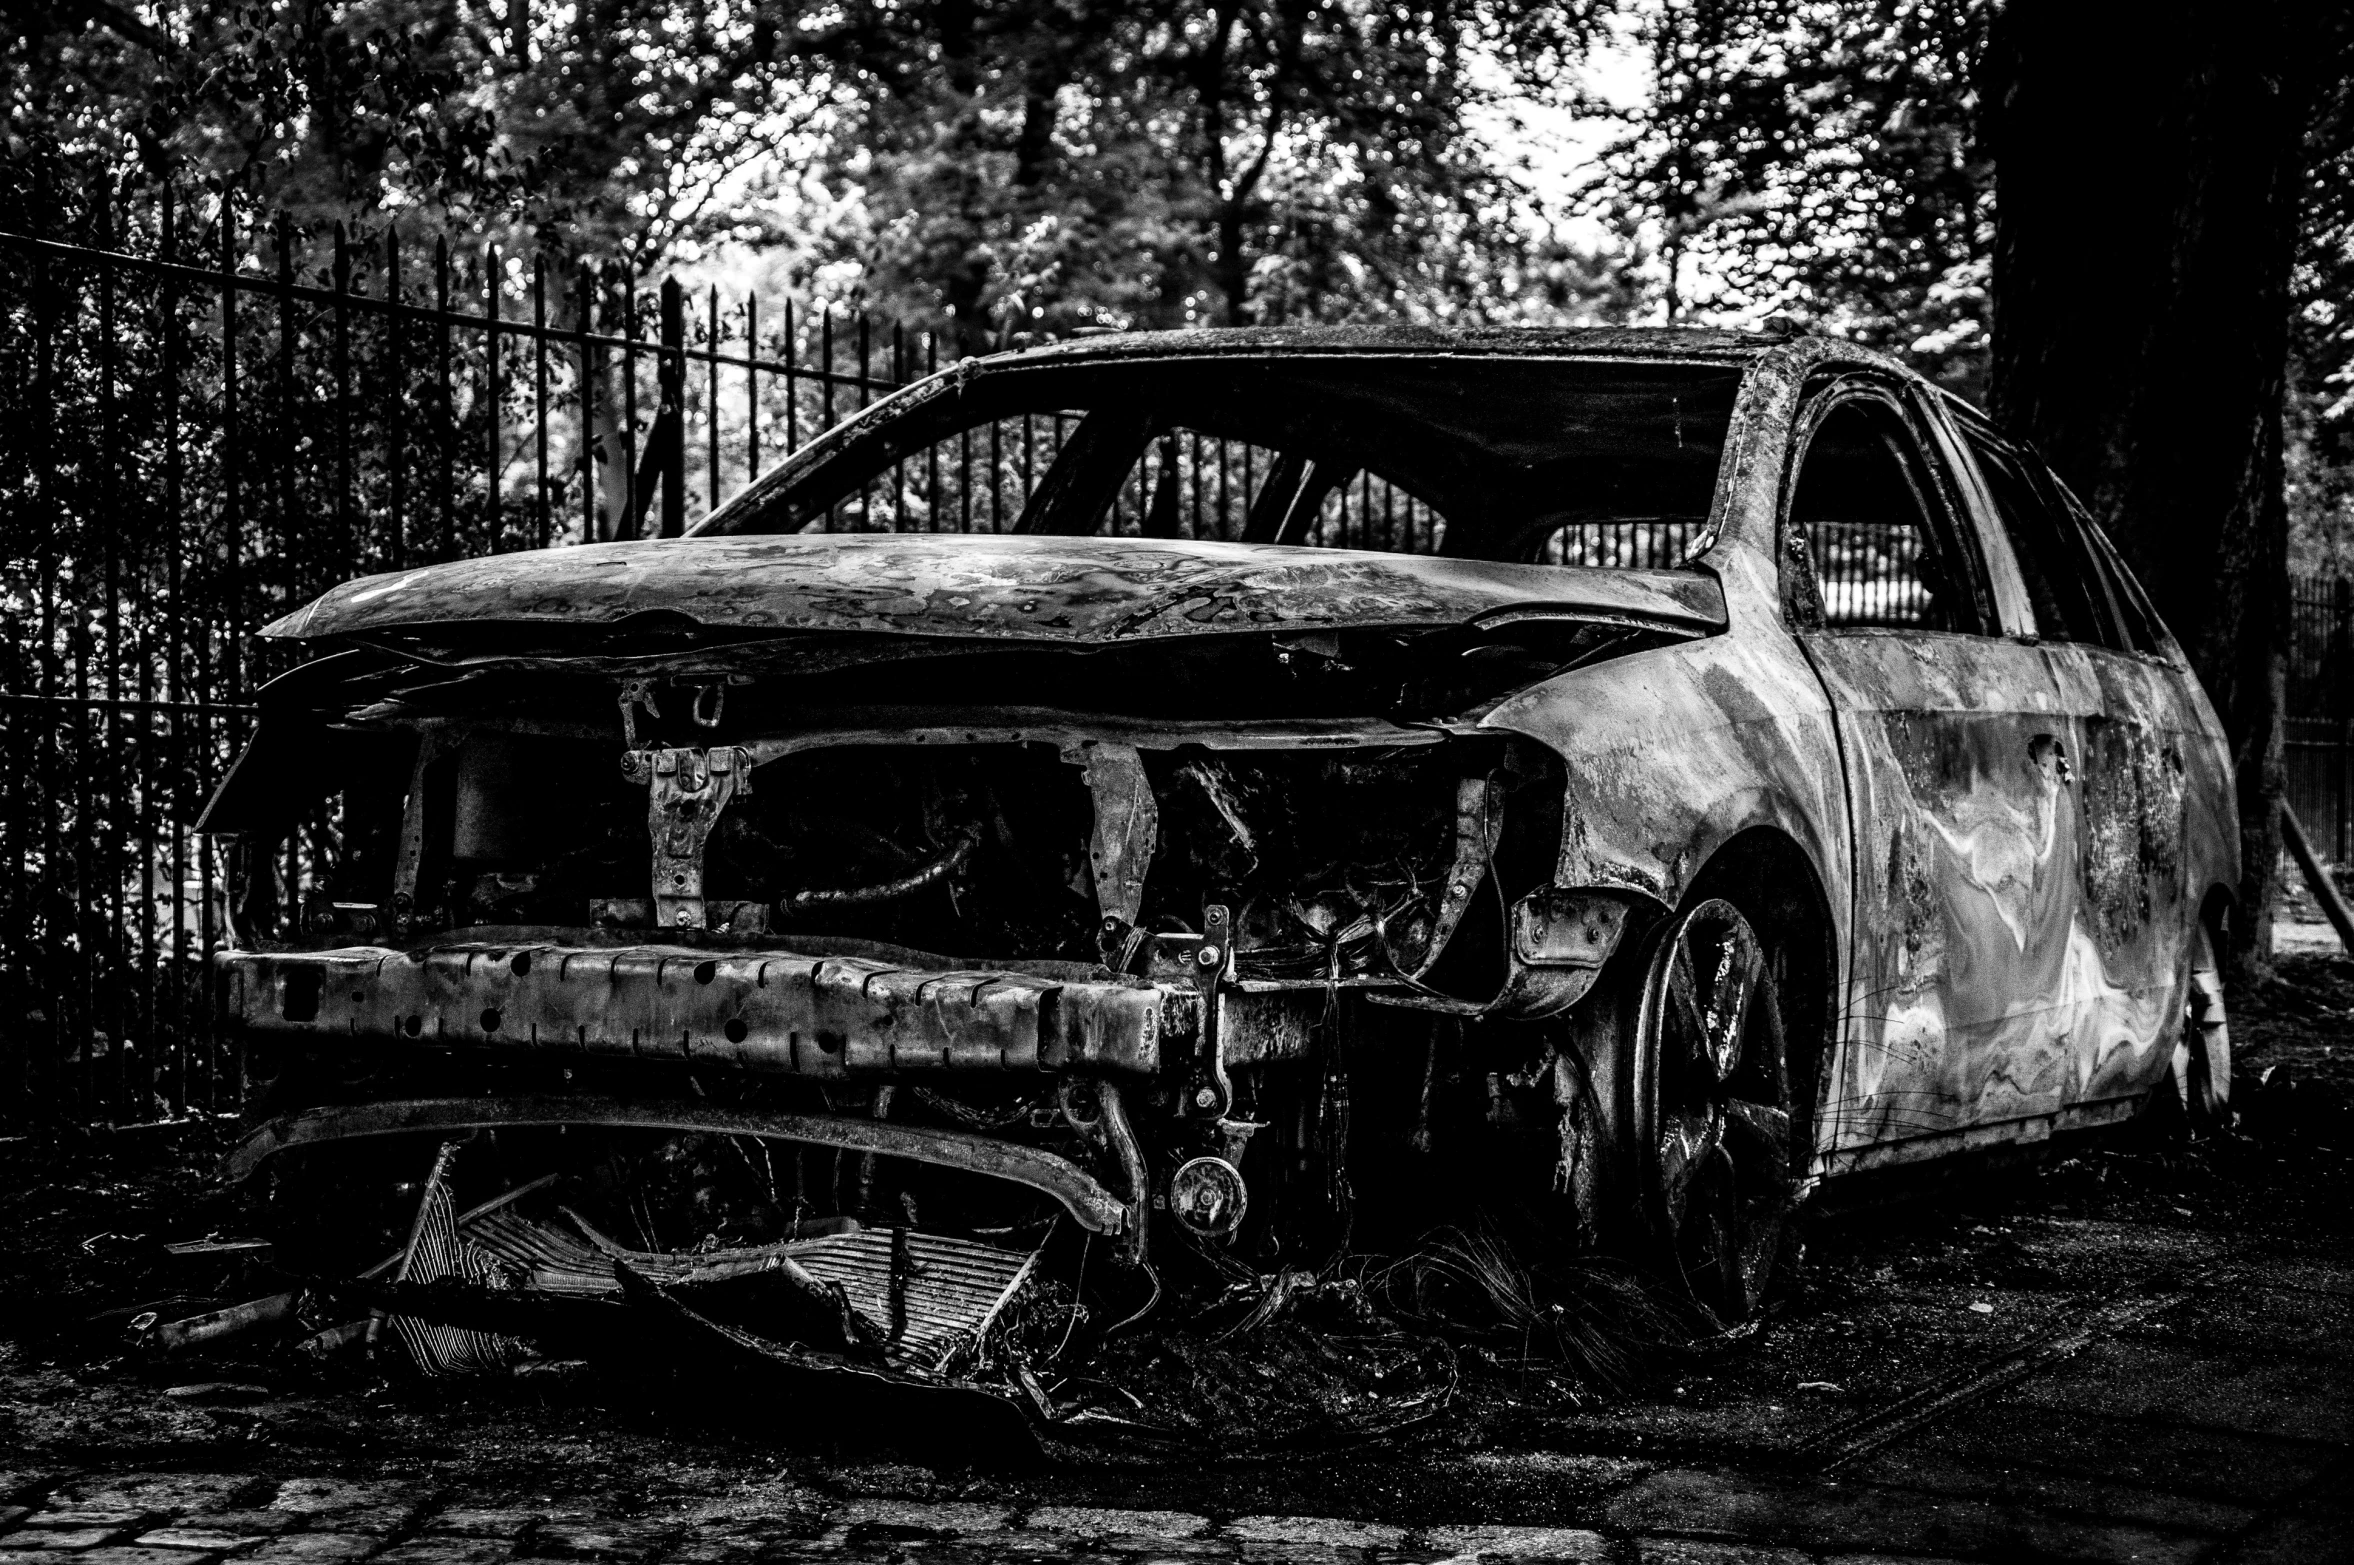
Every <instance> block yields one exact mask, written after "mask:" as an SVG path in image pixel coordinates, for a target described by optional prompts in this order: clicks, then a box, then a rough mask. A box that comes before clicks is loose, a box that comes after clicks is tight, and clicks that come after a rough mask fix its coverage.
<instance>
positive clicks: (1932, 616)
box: [1784, 375, 2077, 1172]
mask: <svg viewBox="0 0 2354 1565" xmlns="http://www.w3.org/2000/svg"><path fill="white" fill-rule="evenodd" d="M1794 451H1795V453H1796V459H1795V460H1794V462H1793V463H1792V465H1791V468H1790V475H1791V476H1790V477H1789V479H1788V487H1787V489H1786V491H1785V497H1784V507H1785V537H1786V539H1787V540H1788V542H1789V545H1790V553H1791V554H1792V555H1793V556H1795V557H1796V559H1797V561H1798V563H1797V565H1796V566H1795V567H1794V576H1795V577H1796V578H1797V580H1796V582H1795V585H1794V590H1793V591H1792V593H1791V594H1790V612H1791V615H1792V619H1793V622H1794V629H1795V630H1796V633H1797V636H1798V640H1799V642H1800V644H1801V645H1802V646H1803V647H1804V648H1805V650H1806V653H1807V655H1808V657H1809V658H1810V659H1811V660H1812V661H1813V663H1814V666H1815V668H1816V670H1817V672H1818V673H1819V674H1820V676H1821V678H1822V680H1823V683H1824V685H1825V687H1826V688H1827V690H1828V691H1829V693H1830V697H1831V702H1832V705H1833V707H1834V708H1835V709H1836V711H1837V714H1838V724H1839V737H1840V744H1841V749H1842V756H1843V761H1844V764H1845V768H1846V773H1847V786H1848V797H1849V807H1850V812H1851V815H1852V818H1853V821H1854V828H1855V829H1854V841H1855V844H1856V864H1855V888H1856V890H1855V897H1856V903H1855V908H1854V919H1853V926H1852V927H1853V941H1854V950H1853V953H1852V957H1853V960H1852V962H1851V966H1850V972H1851V975H1852V976H1851V980H1850V988H1849V993H1848V995H1847V1014H1846V1016H1845V1018H1844V1021H1845V1025H1844V1027H1843V1029H1842V1036H1843V1039H1844V1042H1845V1047H1844V1048H1843V1049H1842V1050H1841V1063H1840V1067H1839V1070H1838V1072H1837V1073H1836V1075H1835V1077H1834V1079H1833V1081H1832V1082H1831V1083H1830V1084H1829V1087H1828V1089H1827V1092H1826V1101H1825V1104H1824V1126H1825V1132H1826V1134H1825V1136H1824V1138H1823V1141H1822V1143H1821V1145H1823V1147H1824V1148H1825V1150H1826V1153H1827V1156H1828V1162H1827V1166H1826V1170H1825V1171H1826V1172H1839V1171H1844V1170H1846V1169H1850V1168H1856V1167H1863V1166H1869V1165H1871V1164H1874V1163H1880V1162H1890V1161H1899V1160H1902V1159H1904V1158H1907V1157H1910V1156H1926V1155H1932V1154H1934V1153H1937V1152H1941V1151H1945V1150H1950V1149H1951V1148H1952V1147H1953V1146H1954V1145H1955V1144H1956V1142H1957V1140H1959V1141H1963V1142H1966V1141H1969V1140H1974V1139H1979V1138H1981V1137H1985V1138H1991V1139H2001V1138H2004V1137H2007V1136H2015V1135H2033V1134H2037V1133H2040V1132H2042V1131H2045V1130H2048V1128H2049V1126H2050V1124H2051V1121H2052V1116H2054V1115H2055V1114H2056V1113H2057V1112H2058V1111H2059V1110H2060V1109H2061V1107H2062V1106H2063V1105H2064V1104H2065V1103H2066V1101H2067V1099H2068V1095H2069V1080H2068V1073H2067V1070H2066V1061H2067V1046H2066V1037H2067V1033H2068V1028H2069V1026H2070V1023H2069V1020H2068V1018H2067V1016H2066V1015H2065V1014H2063V1011H2064V1007H2065V1004H2066V999H2067V996H2068V995H2069V994H2070V992H2071V981H2070V977H2069V972H2068V963H2069V960H2070V955H2069V945H2068V938H2067V935H2068V927H2069V915H2070V913H2071V911H2072V909H2073V907H2074V905H2075V903H2074V898H2073V896H2072V894H2071V892H2070V889H2069V888H2070V887H2071V886H2072V885H2073V883H2074V880H2075V877H2076V873H2077V842H2076V832H2075V812H2074V810H2073V809H2072V808H2070V806H2069V803H2068V789H2069V787H2070V764H2069V760H2068V756H2067V753H2066V736H2067V732H2068V726H2067V723H2066V720H2065V716H2064V712H2063V707H2062V703H2061V701H2060V699H2059V695H2058V692H2057V690H2056V689H2055V687H2054V684H2053V680H2052V674H2051V671H2050V668H2049V666H2048V665H2047V663H2046V661H2045V659H2044V657H2043V656H2042V653H2041V651H2040V649H2039V648H2038V647H2037V646H2036V645H2035V643H2034V640H2033V637H2032V635H2031V634H2024V632H2030V631H2031V630H2032V624H2031V612H2030V610H2029V609H2028V607H2027V603H2026V595H2025V592H2024V588H2023V586H2022V584H2021V581H2020V577H2019V574H2018V569H2017V566H2016V564H2015V562H2014V561H2013V560H2012V559H2011V557H2010V554H2009V551H2008V549H2007V547H2004V546H2002V544H2001V541H2000V539H1999V538H1998V539H1993V540H1989V539H1987V538H1985V537H1983V536H1982V535H1981V533H1980V531H1979V529H1978V527H1977V525H1976V515H1975V510H1974V508H1973V506H1972V505H1971V504H1970V502H1969V499H1968V498H1967V497H1966V496H1965V493H1964V491H1963V487H1962V482H1961V480H1960V478H1959V477H1958V476H1957V474H1956V472H1955V471H1954V468H1953V466H1952V464H1951V460H1950V455H1951V453H1950V452H1949V450H1948V449H1947V447H1946V446H1945V445H1944V444H1943V443H1942V442H1941V438H1940V432H1939V429H1938V427H1937V425H1936V422H1935V417H1934V415H1933V413H1932V412H1931V411H1930V409H1929V408H1928V407H1927V406H1926V405H1925V404H1923V403H1921V402H1920V401H1918V400H1917V399H1916V397H1915V396H1914V394H1913V393H1912V391H1911V389H1910V388H1909V387H1908V386H1906V385H1904V384H1903V383H1900V382H1895V381H1893V380H1880V379H1877V378H1874V377H1870V376H1862V375H1856V376H1849V377H1845V378H1836V379H1831V380H1828V381H1826V382H1825V383H1824V384H1822V385H1821V386H1820V387H1818V388H1817V389H1816V390H1815V392H1814V394H1813V395H1812V396H1811V397H1810V398H1809V400H1808V401H1807V402H1806V403H1805V404H1804V406H1803V410H1802V413H1801V416H1800V420H1799V423H1798V426H1797V431H1796V440H1795V443H1794ZM1990 542H1991V544H1992V545H1993V546H1992V547H1989V544H1990ZM1990 1127H2007V1128H2005V1129H2000V1130H1996V1129H1991V1128H1990Z"/></svg>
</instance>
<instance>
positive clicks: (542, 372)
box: [531, 256, 555, 549]
mask: <svg viewBox="0 0 2354 1565" xmlns="http://www.w3.org/2000/svg"><path fill="white" fill-rule="evenodd" d="M531 420H532V425H533V447H532V452H533V456H534V459H535V461H536V463H537V466H536V467H535V469H534V473H535V477H536V481H537V487H536V488H535V489H534V491H533V494H534V497H535V498H534V499H533V501H532V518H533V525H534V534H535V536H536V537H537V539H538V541H539V546H540V547H541V548H543V549H545V548H546V547H548V545H549V544H551V543H553V542H554V541H555V540H554V538H553V537H551V536H550V529H549V518H548V268H547V264H546V263H545V262H544V261H542V260H541V259H540V258H539V257H538V256H533V257H532V258H531Z"/></svg>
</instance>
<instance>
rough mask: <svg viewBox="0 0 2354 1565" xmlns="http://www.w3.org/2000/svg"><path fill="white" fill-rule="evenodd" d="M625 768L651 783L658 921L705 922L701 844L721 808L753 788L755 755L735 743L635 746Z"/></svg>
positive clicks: (649, 817)
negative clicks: (663, 747) (674, 747)
mask: <svg viewBox="0 0 2354 1565" xmlns="http://www.w3.org/2000/svg"><path fill="white" fill-rule="evenodd" d="M621 770H622V774H623V775H624V776H626V777H628V778H629V779H630V780H631V781H632V782H639V783H644V784H645V785H646V787H647V795H648V797H647V805H646V829H647V833H648V835H650V836H651V837H652V838H653V841H654V883H653V895H654V923H655V925H656V927H658V928H661V929H701V928H703V927H704V921H705V916H706V909H705V908H704V905H703V848H704V845H705V844H706V843H708V842H709V841H710V840H711V828H712V827H714V826H716V825H718V824H719V817H720V814H721V812H723V811H724V810H726V808H727V807H728V805H729V803H730V802H731V801H733V800H734V799H735V798H736V797H737V796H738V795H739V794H748V793H750V792H751V791H752V756H751V755H750V753H749V752H747V751H745V750H743V749H741V748H739V747H737V746H735V745H715V746H713V747H712V748H711V749H708V750H692V749H684V750H632V751H630V752H629V753H628V754H626V755H624V756H623V757H622V758H621Z"/></svg>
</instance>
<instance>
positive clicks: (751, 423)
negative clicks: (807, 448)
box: [744, 294, 793, 483]
mask: <svg viewBox="0 0 2354 1565" xmlns="http://www.w3.org/2000/svg"><path fill="white" fill-rule="evenodd" d="M792 320H793V307H792V306H791V305H789V304H788V305H786V306H785V322H786V326H787V329H788V331H789V330H790V328H791V324H792ZM792 399H793V359H792V345H791V342H790V340H789V339H788V341H787V343H786V350H785V400H786V402H787V403H788V404H790V403H791V401H792ZM785 417H786V418H787V420H788V421H789V420H790V419H791V418H792V414H791V413H790V412H788V413H787V414H786V415H785ZM744 447H745V454H744V479H745V481H746V482H747V483H749V482H750V481H751V480H753V479H755V478H758V477H759V476H760V300H759V299H758V298H757V297H756V296H753V295H750V294H747V295H745V297H744Z"/></svg>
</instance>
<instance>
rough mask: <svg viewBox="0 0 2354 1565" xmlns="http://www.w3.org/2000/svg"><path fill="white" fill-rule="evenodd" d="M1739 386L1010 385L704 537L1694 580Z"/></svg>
mask: <svg viewBox="0 0 2354 1565" xmlns="http://www.w3.org/2000/svg"><path fill="white" fill-rule="evenodd" d="M1739 381H1740V372H1739V370H1738V369H1737V368H1733V367H1727V366H1722V365H1689V364H1643V363H1625V362H1614V361H1608V360H1563V359H1551V360H1548V359H1512V358H1503V357H1478V358H1473V357H1462V358H1442V357H1437V356H1422V357H1400V358H1392V359H1373V358H1366V357H1351V356H1336V355H1324V356H1309V355H1300V356H1292V357H1282V358H1252V359H1243V358H1232V359H1228V358H1221V357H1202V358H1194V359H1161V360H1148V361H1142V362H1138V361H1120V362H1111V363H1097V364H1085V363H1082V364H1058V365H1018V364H1017V365H1009V366H1005V367H1002V368H998V369H994V370H986V371H982V372H979V373H975V374H969V375H967V376H966V377H964V378H963V379H961V380H944V381H941V382H938V383H935V385H934V386H933V387H932V388H931V394H929V395H926V394H924V388H918V390H917V392H916V393H913V394H909V395H907V396H906V398H905V401H904V403H903V404H902V406H901V407H900V408H898V409H897V410H895V411H892V412H888V413H886V414H885V415H884V416H882V417H879V418H876V419H862V420H859V421H857V422H856V423H854V424H851V425H847V426H844V427H843V428H841V429H839V430H836V431H834V432H833V433H831V434H829V435H828V436H826V437H825V438H824V439H823V440H821V441H820V442H818V443H817V444H816V445H815V446H812V447H811V448H809V449H808V450H806V451H804V452H803V453H801V454H800V455H799V456H797V457H795V458H793V459H791V460H790V461H788V462H787V463H786V464H785V465H784V466H783V467H781V468H779V469H777V470H776V471H774V472H772V473H771V474H770V475H768V477H767V478H765V479H763V480H762V481H761V482H760V483H758V484H755V485H754V486H753V487H752V488H751V489H750V490H748V491H746V493H745V494H744V495H743V496H742V497H740V498H739V499H738V500H736V501H735V502H734V503H732V504H730V505H729V506H727V507H726V508H725V509H723V510H722V511H720V512H719V513H718V514H717V515H715V516H713V518H712V519H711V521H710V522H709V523H708V524H707V525H706V526H705V527H703V528H702V529H699V530H700V531H701V532H703V533H704V534H706V535H709V534H758V533H784V532H804V531H806V532H945V533H1001V534H1027V535H1039V536H1064V537H1080V536H1113V537H1137V538H1168V539H1184V540H1195V541H1222V542H1239V543H1260V544H1278V545H1293V546H1300V547H1323V548H1344V549H1370V550H1379V551H1384V552H1390V553H1406V554H1444V555H1454V556H1461V557H1468V558H1475V559H1491V560H1512V561H1525V562H1530V563H1545V564H1566V565H1588V566H1602V567H1616V568H1641V567H1659V566H1672V565H1676V564H1680V563H1682V562H1683V561H1684V560H1685V559H1686V558H1687V557H1688V554H1689V551H1690V550H1691V548H1692V547H1693V546H1694V545H1695V544H1696V543H1697V542H1698V541H1699V540H1700V539H1701V538H1702V537H1704V536H1705V534H1706V530H1707V523H1708V517H1709V508H1710V504H1711V502H1712V500H1713V498H1714V495H1715V489H1716V476H1717V466H1718V462H1719V460H1720V458H1721V457H1722V455H1723V451H1724V444H1725V437H1726V431H1727V429H1728V427H1729V425H1730V423H1731V420H1732V408H1733V401H1734V396H1735V393H1736V391H1737V389H1738V386H1739Z"/></svg>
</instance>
